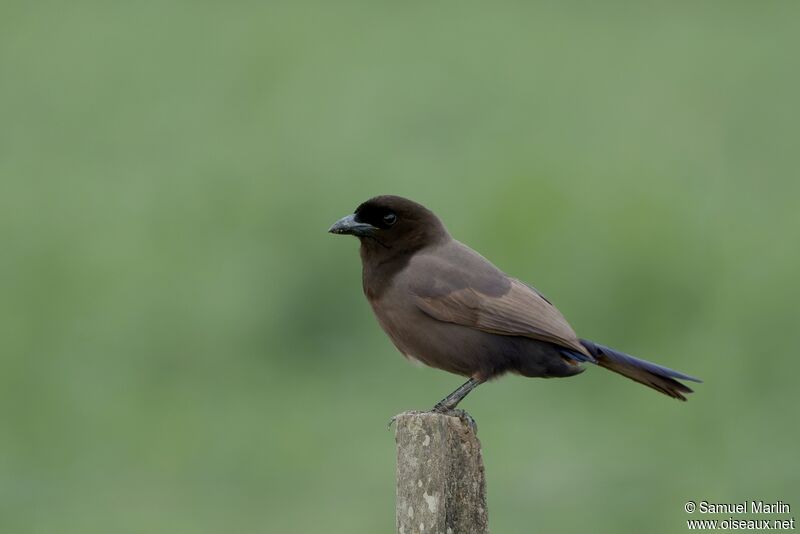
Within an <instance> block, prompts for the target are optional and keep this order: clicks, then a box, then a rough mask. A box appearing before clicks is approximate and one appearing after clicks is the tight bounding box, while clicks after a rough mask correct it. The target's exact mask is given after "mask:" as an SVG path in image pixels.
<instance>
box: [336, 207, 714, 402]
mask: <svg viewBox="0 0 800 534" xmlns="http://www.w3.org/2000/svg"><path fill="white" fill-rule="evenodd" d="M330 232H332V233H336V234H351V235H355V236H357V237H358V238H359V240H360V241H361V260H362V267H363V289H364V294H365V295H366V296H367V299H368V301H369V303H370V305H371V306H372V309H373V311H374V312H375V316H376V317H377V319H378V322H379V323H380V325H381V327H382V328H383V329H384V331H385V332H386V333H387V335H388V336H389V338H390V339H391V340H392V342H393V343H394V345H395V346H396V347H397V348H398V350H400V352H402V353H403V354H404V355H405V356H406V357H408V358H412V359H416V360H419V361H421V362H423V363H425V364H426V365H429V366H431V367H435V368H438V369H443V370H445V371H449V372H451V373H456V374H460V375H462V376H466V377H469V379H470V380H469V381H468V382H467V383H466V384H464V385H463V386H462V387H460V388H459V389H458V390H456V391H454V392H453V393H452V394H450V395H449V396H448V397H446V398H445V399H443V400H442V401H441V402H440V403H439V404H437V406H436V407H435V408H434V409H436V410H440V411H441V410H449V409H452V408H454V407H455V405H456V404H458V402H459V401H460V400H461V399H462V398H463V397H464V396H466V394H467V393H469V392H470V391H471V390H472V389H474V388H475V387H476V386H477V385H479V384H480V383H482V382H484V381H486V380H488V379H490V378H493V377H496V376H499V375H502V374H503V373H506V372H514V373H518V374H520V375H523V376H529V377H543V378H551V377H567V376H573V375H576V374H578V373H581V372H582V371H583V367H582V366H581V364H582V363H584V362H588V363H593V364H597V365H600V366H601V367H605V368H607V369H610V370H612V371H614V372H617V373H619V374H621V375H623V376H625V377H627V378H630V379H632V380H635V381H637V382H639V383H641V384H644V385H646V386H649V387H651V388H653V389H655V390H657V391H660V392H661V393H664V394H665V395H669V396H671V397H674V398H677V399H681V400H686V397H685V396H684V394H686V393H691V391H692V390H691V389H689V388H688V387H687V386H685V385H684V384H682V383H681V382H678V380H677V379H681V380H693V381H696V382H699V380H698V379H696V378H693V377H691V376H688V375H684V374H682V373H678V372H676V371H673V370H671V369H667V368H665V367H661V366H659V365H656V364H654V363H651V362H647V361H644V360H640V359H637V358H634V357H633V356H629V355H627V354H623V353H621V352H618V351H615V350H613V349H610V348H608V347H604V346H602V345H598V344H596V343H593V342H590V341H586V340H582V339H579V338H578V337H577V335H576V334H575V332H574V331H573V329H572V327H571V326H570V325H569V323H567V321H566V319H564V317H563V316H562V315H561V313H560V312H559V311H558V309H556V307H555V306H553V304H552V303H551V302H550V301H549V300H547V299H546V298H545V297H544V296H543V295H542V294H541V293H539V292H538V291H537V290H536V289H534V288H533V287H531V286H528V285H527V284H525V283H523V282H521V281H519V280H517V279H515V278H511V277H509V276H507V275H506V274H505V273H503V272H502V271H500V270H499V269H498V268H497V267H495V266H494V265H492V264H491V263H490V262H489V261H488V260H486V259H485V258H484V257H483V256H481V255H480V254H478V253H477V252H475V251H474V250H472V249H471V248H469V247H467V246H466V245H464V244H462V243H460V242H458V241H456V240H455V239H453V238H452V237H451V236H450V234H449V233H448V232H447V230H446V229H445V227H444V225H443V224H442V222H441V221H440V220H439V218H438V217H436V215H434V214H433V212H431V211H430V210H428V209H427V208H425V207H424V206H421V205H420V204H417V203H416V202H413V201H411V200H408V199H405V198H402V197H397V196H379V197H375V198H372V199H370V200H368V201H366V202H364V203H363V204H361V205H360V206H359V207H358V208H357V209H356V211H355V213H354V214H353V215H349V216H347V217H344V218H343V219H341V220H339V221H338V222H336V223H335V224H334V225H333V226H332V227H331V229H330Z"/></svg>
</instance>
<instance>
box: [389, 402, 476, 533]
mask: <svg viewBox="0 0 800 534" xmlns="http://www.w3.org/2000/svg"><path fill="white" fill-rule="evenodd" d="M466 418H469V416H466V417H465V419H466ZM470 419H471V418H470ZM395 422H396V423H397V427H396V429H395V441H396V442H397V509H396V524H397V532H398V533H399V534H484V533H487V532H489V524H488V515H487V511H486V483H485V477H484V472H483V457H482V456H481V444H480V442H479V441H478V437H477V435H476V433H475V430H474V428H473V426H472V425H470V424H468V423H465V422H464V421H462V419H460V418H459V417H455V416H450V415H442V414H438V413H430V412H424V413H415V412H405V413H402V414H400V415H398V416H397V417H396V418H395Z"/></svg>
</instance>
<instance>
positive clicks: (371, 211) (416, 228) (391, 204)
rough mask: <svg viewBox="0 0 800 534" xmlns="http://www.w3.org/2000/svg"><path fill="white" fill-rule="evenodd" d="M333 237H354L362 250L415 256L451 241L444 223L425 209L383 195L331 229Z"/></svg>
mask: <svg viewBox="0 0 800 534" xmlns="http://www.w3.org/2000/svg"><path fill="white" fill-rule="evenodd" d="M328 232H330V233H332V234H349V235H354V236H356V237H358V238H359V240H360V241H361V245H362V248H366V249H368V250H369V249H381V248H382V249H386V250H393V251H394V252H401V251H402V252H413V251H415V250H419V249H420V248H423V247H426V246H428V245H432V244H435V243H438V242H440V241H442V240H444V239H449V237H450V236H449V234H448V233H447V230H446V229H445V228H444V225H443V224H442V221H440V220H439V218H438V217H437V216H436V215H434V213H433V212H432V211H430V210H429V209H428V208H426V207H425V206H423V205H421V204H418V203H416V202H414V201H413V200H409V199H407V198H403V197H398V196H394V195H382V196H378V197H374V198H371V199H369V200H367V201H366V202H364V203H362V204H361V205H360V206H358V207H357V208H356V210H355V212H354V213H353V214H352V215H348V216H346V217H342V218H341V219H339V220H338V221H336V222H335V223H334V224H333V226H331V227H330V229H329V230H328Z"/></svg>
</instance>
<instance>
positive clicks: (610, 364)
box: [580, 339, 702, 401]
mask: <svg viewBox="0 0 800 534" xmlns="http://www.w3.org/2000/svg"><path fill="white" fill-rule="evenodd" d="M580 341H581V344H582V345H583V346H584V347H586V350H588V351H589V353H590V354H591V355H592V356H593V357H594V359H595V360H597V365H599V366H601V367H605V368H606V369H610V370H611V371H614V372H615V373H619V374H621V375H622V376H625V377H627V378H630V379H631V380H635V381H636V382H639V383H640V384H644V385H645V386H647V387H651V388H653V389H655V390H656V391H660V392H661V393H663V394H664V395H669V396H670V397H673V398H675V399H680V400H682V401H685V400H686V397H685V396H684V394H688V393H691V392H692V390H691V389H690V388H689V387H688V386H686V385H684V384H682V383H680V382H678V380H691V381H692V382H702V380H700V379H699V378H695V377H693V376H689V375H685V374H683V373H679V372H678V371H673V370H672V369H668V368H666V367H662V366H660V365H656V364H654V363H651V362H648V361H645V360H640V359H639V358H634V357H633V356H629V355H628V354H625V353H622V352H619V351H616V350H614V349H610V348H608V347H604V346H603V345H598V344H597V343H594V342H592V341H587V340H585V339H581V340H580ZM676 379H677V380H676Z"/></svg>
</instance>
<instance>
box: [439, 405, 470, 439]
mask: <svg viewBox="0 0 800 534" xmlns="http://www.w3.org/2000/svg"><path fill="white" fill-rule="evenodd" d="M431 412H433V413H440V414H442V415H449V416H450V417H458V418H459V419H460V420H461V422H462V423H464V424H465V425H467V426H468V427H470V428H471V429H472V431H473V432H475V433H476V434H477V433H478V423H476V422H475V419H473V418H472V416H471V415H470V414H468V413H467V412H465V411H464V410H462V409H461V408H449V407H447V406H446V405H443V404H442V403H439V404H437V405H436V406H434V407H433V408H431Z"/></svg>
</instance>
